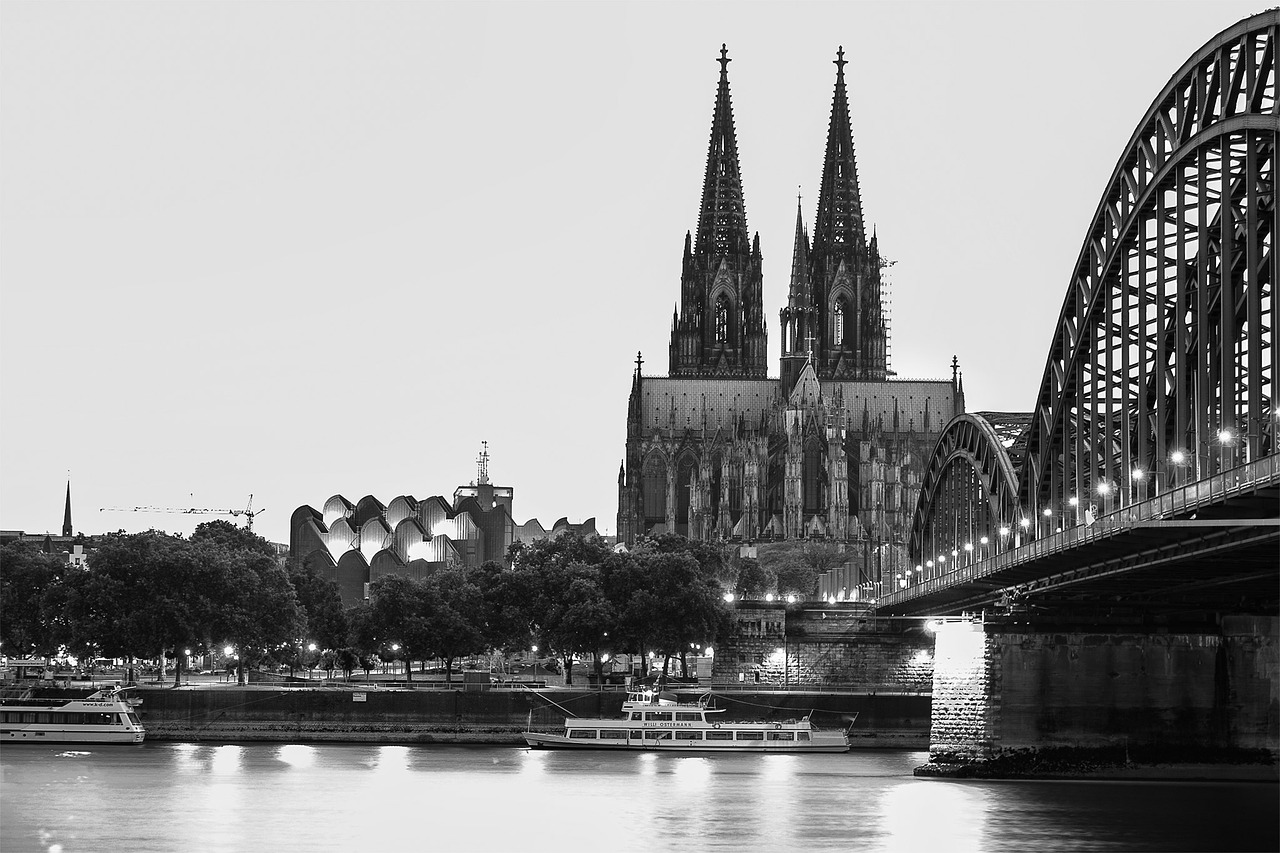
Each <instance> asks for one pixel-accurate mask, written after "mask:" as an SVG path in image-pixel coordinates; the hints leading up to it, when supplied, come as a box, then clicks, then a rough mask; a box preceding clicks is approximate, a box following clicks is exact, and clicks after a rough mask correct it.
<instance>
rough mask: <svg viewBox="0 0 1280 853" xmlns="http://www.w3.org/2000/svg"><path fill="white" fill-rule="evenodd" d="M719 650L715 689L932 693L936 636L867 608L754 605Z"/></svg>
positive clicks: (739, 612)
mask: <svg viewBox="0 0 1280 853" xmlns="http://www.w3.org/2000/svg"><path fill="white" fill-rule="evenodd" d="M734 619H735V623H736V625H735V631H734V633H733V635H732V636H731V637H730V638H729V639H728V640H727V641H726V642H722V643H721V644H720V648H719V649H717V650H716V656H715V663H714V665H713V671H712V680H713V684H718V685H730V684H741V685H745V686H748V687H750V686H752V685H759V686H760V687H761V688H765V687H780V688H802V689H806V688H807V689H814V690H821V689H822V688H824V687H839V688H841V689H850V690H856V691H863V692H871V693H895V692H897V693H913V694H923V695H928V694H929V693H930V692H931V691H932V689H933V680H934V679H933V665H934V664H933V645H934V641H933V636H932V635H931V634H928V633H926V632H925V631H924V630H923V627H922V626H920V627H915V628H914V629H913V630H910V631H905V630H903V628H902V624H901V623H899V622H890V621H887V620H875V619H872V618H869V617H868V616H867V614H866V612H865V610H864V609H852V608H847V607H843V606H836V607H831V608H822V607H818V608H807V609H806V608H802V607H794V606H788V605H785V604H783V603H773V602H750V603H743V604H740V605H739V606H738V607H737V608H736V609H735V611H734Z"/></svg>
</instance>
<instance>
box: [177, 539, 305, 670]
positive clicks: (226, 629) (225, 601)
mask: <svg viewBox="0 0 1280 853" xmlns="http://www.w3.org/2000/svg"><path fill="white" fill-rule="evenodd" d="M191 546H192V548H193V549H194V551H195V554H196V556H197V558H198V559H199V560H200V561H201V562H202V564H203V566H204V567H205V570H206V573H207V575H208V576H207V577H206V579H205V583H206V585H207V586H206V589H208V594H209V598H210V599H211V601H212V602H213V603H215V604H216V607H215V608H214V612H213V614H212V617H211V618H210V620H209V623H208V629H209V632H210V633H209V634H208V635H207V636H211V637H215V636H216V637H224V638H226V639H227V640H228V641H230V642H231V643H232V644H233V645H234V646H235V647H236V650H237V652H238V653H239V658H240V662H241V665H240V668H239V676H240V682H241V683H242V684H243V683H245V682H246V681H247V673H246V671H245V667H246V666H253V665H255V664H256V663H258V662H260V661H262V660H265V659H269V658H271V657H273V656H274V655H275V653H277V652H278V651H279V650H280V649H282V648H283V649H288V650H290V651H291V650H292V649H293V648H295V647H296V644H297V643H298V642H299V638H300V636H301V634H302V632H303V629H304V627H305V613H304V611H303V610H302V609H301V608H299V606H298V601H297V597H296V595H295V593H294V589H293V585H292V584H291V583H290V581H289V576H288V573H287V572H286V571H285V569H284V567H283V566H281V565H280V563H279V562H278V561H277V560H276V557H275V551H274V549H273V548H272V547H271V545H270V543H268V542H267V541H266V540H264V539H262V537H260V536H257V535H255V534H253V533H251V532H249V531H247V530H241V529H240V528H238V527H236V526H235V525H233V524H231V523H229V522H226V521H212V522H206V523H205V524H201V525H199V526H197V527H196V529H195V532H194V533H193V534H192V535H191Z"/></svg>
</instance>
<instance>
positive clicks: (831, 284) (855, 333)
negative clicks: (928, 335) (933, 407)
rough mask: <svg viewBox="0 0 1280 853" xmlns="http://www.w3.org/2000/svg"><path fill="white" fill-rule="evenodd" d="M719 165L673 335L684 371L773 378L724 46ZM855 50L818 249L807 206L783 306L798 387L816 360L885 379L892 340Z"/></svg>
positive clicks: (712, 174)
mask: <svg viewBox="0 0 1280 853" xmlns="http://www.w3.org/2000/svg"><path fill="white" fill-rule="evenodd" d="M717 61H718V62H719V64H720V79H719V82H718V85H717V87H716V103H715V111H714V114H713V116H712V120H711V139H710V143H709V145H708V149H707V168H706V175H705V178H704V180H703V185H702V204H701V207H700V209H699V213H698V230H697V234H696V239H694V238H692V235H686V237H685V251H684V269H683V273H682V276H681V293H680V296H681V299H680V306H679V309H678V311H677V313H676V315H675V317H673V320H672V329H671V371H670V373H671V375H672V376H741V377H753V378H764V377H765V376H766V373H767V368H766V363H765V358H766V355H765V348H766V335H767V332H766V329H765V324H764V319H763V318H764V314H763V309H762V291H763V286H762V281H763V276H762V272H761V268H762V260H761V254H760V238H759V235H756V236H755V238H754V239H749V238H748V230H747V216H746V204H745V201H744V197H743V187H742V174H741V170H740V167H739V163H738V142H737V134H736V132H735V129H734V124H733V105H732V102H731V100H730V95H729V71H728V69H729V62H730V61H731V60H730V59H729V56H728V50H727V48H726V47H725V46H724V45H721V48H720V58H719V59H718V60H717ZM847 64H848V62H847V61H846V60H845V58H844V49H843V48H841V49H840V50H839V51H838V52H837V54H836V60H835V65H836V87H835V94H834V96H833V99H832V105H831V121H830V125H829V127H828V131H827V146H826V153H825V156H824V159H823V167H822V185H821V188H820V190H819V195H818V213H817V218H816V219H815V222H814V235H813V243H812V247H811V246H810V242H809V234H808V231H807V230H806V229H805V227H804V219H803V216H802V214H801V212H800V209H799V202H797V211H796V235H795V245H794V248H793V252H792V271H791V282H790V288H789V291H788V296H787V306H786V307H785V308H783V309H782V332H783V341H782V379H783V385H784V388H786V390H787V391H789V390H790V387H791V385H792V384H794V381H795V379H796V378H797V377H798V373H799V370H800V367H801V366H802V365H803V364H804V363H805V361H807V360H810V359H811V360H812V361H813V363H814V366H815V370H816V372H817V375H818V377H819V378H820V379H827V378H842V379H843V378H866V379H883V378H884V376H885V373H886V364H885V355H884V354H885V350H886V339H887V334H886V331H885V328H884V321H883V315H882V311H881V306H880V261H879V257H878V254H877V253H876V246H875V240H874V238H873V240H872V243H871V245H870V246H868V245H867V243H866V234H865V229H864V226H863V218H862V197H861V193H860V192H859V188H858V168H857V160H856V157H855V155H854V148H853V131H852V127H851V124H850V120H849V104H848V95H847V93H846V90H845V78H844V66H845V65H847Z"/></svg>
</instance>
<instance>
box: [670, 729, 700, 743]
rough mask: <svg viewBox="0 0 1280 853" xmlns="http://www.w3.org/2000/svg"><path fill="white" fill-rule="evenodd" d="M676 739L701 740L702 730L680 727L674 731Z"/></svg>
mask: <svg viewBox="0 0 1280 853" xmlns="http://www.w3.org/2000/svg"><path fill="white" fill-rule="evenodd" d="M676 740H702V732H694V731H689V730H687V729H680V730H679V731H677V732H676Z"/></svg>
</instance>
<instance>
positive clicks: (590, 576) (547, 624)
mask: <svg viewBox="0 0 1280 853" xmlns="http://www.w3.org/2000/svg"><path fill="white" fill-rule="evenodd" d="M538 611H539V614H540V620H539V628H540V630H539V636H540V637H541V638H542V641H543V643H544V644H545V646H546V648H547V650H548V651H551V652H554V653H555V654H558V655H559V656H560V658H561V660H562V661H563V662H564V667H565V669H564V672H565V684H573V658H574V655H575V654H576V653H577V652H580V651H585V652H590V653H591V655H592V659H593V663H594V665H595V669H596V675H597V677H599V675H600V669H601V665H602V659H601V655H602V654H603V650H604V645H605V641H606V638H607V637H608V634H609V629H610V628H613V627H614V626H615V624H616V622H617V615H616V613H615V612H614V608H613V603H612V602H611V601H610V600H609V599H608V597H607V596H606V595H605V593H604V589H603V587H602V583H601V570H600V567H599V566H592V565H587V564H585V563H570V564H569V565H566V566H560V565H552V566H550V567H549V568H548V569H547V570H546V572H545V573H544V574H543V577H542V584H541V588H540V596H539V599H538Z"/></svg>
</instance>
